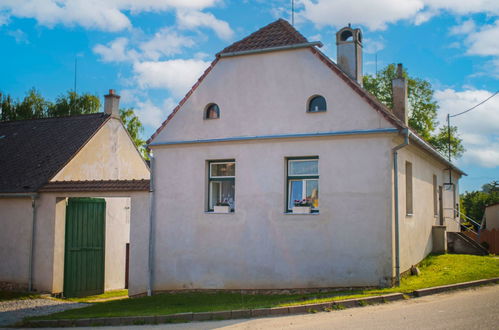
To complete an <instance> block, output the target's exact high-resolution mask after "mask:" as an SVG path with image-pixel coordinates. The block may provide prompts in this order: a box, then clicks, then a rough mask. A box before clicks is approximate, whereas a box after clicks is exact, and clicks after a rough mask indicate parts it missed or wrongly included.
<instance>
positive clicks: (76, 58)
mask: <svg viewBox="0 0 499 330" xmlns="http://www.w3.org/2000/svg"><path fill="white" fill-rule="evenodd" d="M77 68H78V57H77V56H75V81H74V88H73V91H74V92H75V94H76V73H77Z"/></svg>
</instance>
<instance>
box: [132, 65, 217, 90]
mask: <svg viewBox="0 0 499 330" xmlns="http://www.w3.org/2000/svg"><path fill="white" fill-rule="evenodd" d="M209 64H210V63H209V62H205V61H203V60H198V59H187V60H184V59H174V60H169V61H146V62H137V63H135V64H134V65H133V71H134V74H135V80H136V81H137V83H138V84H139V86H140V87H141V88H159V89H168V90H169V91H170V92H171V93H172V95H173V96H174V97H181V96H183V95H185V94H186V93H187V91H188V90H189V89H190V88H191V87H192V85H194V83H195V82H196V80H197V79H198V78H199V77H200V76H201V75H202V74H203V72H204V70H206V68H207V67H208V66H209Z"/></svg>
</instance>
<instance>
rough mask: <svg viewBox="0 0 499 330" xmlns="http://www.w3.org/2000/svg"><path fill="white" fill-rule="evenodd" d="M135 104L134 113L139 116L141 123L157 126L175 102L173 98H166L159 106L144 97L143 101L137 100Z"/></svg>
mask: <svg viewBox="0 0 499 330" xmlns="http://www.w3.org/2000/svg"><path fill="white" fill-rule="evenodd" d="M135 105H136V107H135V113H136V114H137V116H138V117H139V119H140V121H141V122H142V124H144V125H145V126H150V127H153V128H158V127H159V126H160V125H161V123H162V122H163V121H164V120H165V119H166V117H167V115H168V114H169V113H170V112H171V111H172V110H173V108H174V107H175V105H176V104H175V102H174V101H173V99H171V98H167V99H166V100H164V101H163V104H162V106H161V107H158V106H156V105H155V104H154V103H153V102H152V101H151V100H149V99H146V100H145V101H137V102H136V103H135Z"/></svg>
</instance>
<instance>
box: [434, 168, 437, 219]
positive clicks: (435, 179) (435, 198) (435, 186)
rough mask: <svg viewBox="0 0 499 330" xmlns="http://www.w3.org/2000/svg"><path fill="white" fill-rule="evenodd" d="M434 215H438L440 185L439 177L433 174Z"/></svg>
mask: <svg viewBox="0 0 499 330" xmlns="http://www.w3.org/2000/svg"><path fill="white" fill-rule="evenodd" d="M433 214H434V215H435V216H437V215H438V185H437V176H436V175H435V174H433Z"/></svg>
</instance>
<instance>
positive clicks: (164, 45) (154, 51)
mask: <svg viewBox="0 0 499 330" xmlns="http://www.w3.org/2000/svg"><path fill="white" fill-rule="evenodd" d="M192 46H194V40H193V39H192V38H189V37H186V36H182V35H180V34H178V33H177V32H176V31H173V30H172V29H171V28H162V29H161V30H159V31H158V32H156V33H155V34H154V36H153V37H152V38H151V39H150V40H148V41H146V42H142V43H141V44H140V45H139V48H140V49H141V50H142V52H143V57H144V58H147V59H152V60H158V59H159V58H160V57H162V56H171V55H176V54H180V53H181V52H182V49H183V48H184V47H192Z"/></svg>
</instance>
